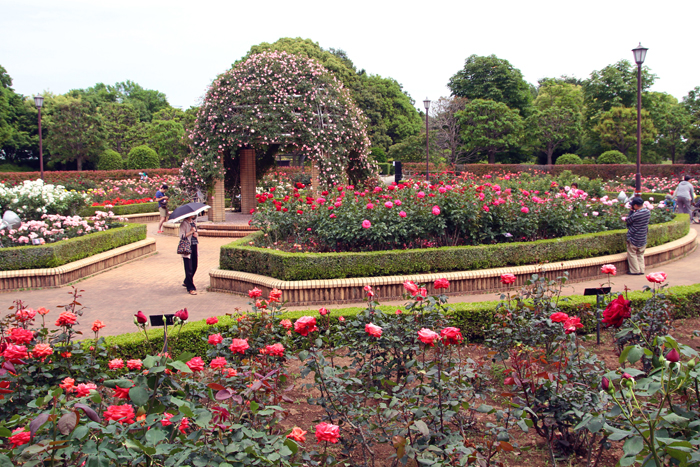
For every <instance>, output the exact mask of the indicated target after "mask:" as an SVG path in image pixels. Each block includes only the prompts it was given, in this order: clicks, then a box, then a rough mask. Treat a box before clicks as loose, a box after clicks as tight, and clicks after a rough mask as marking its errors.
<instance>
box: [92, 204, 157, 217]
mask: <svg viewBox="0 0 700 467" xmlns="http://www.w3.org/2000/svg"><path fill="white" fill-rule="evenodd" d="M97 211H112V212H113V213H114V215H115V216H126V215H128V214H143V213H146V212H148V213H150V212H158V203H156V202H155V201H154V202H152V203H138V204H126V205H124V206H112V207H111V208H106V207H104V206H89V207H87V208H85V209H83V210H81V211H80V216H81V217H92V216H94V215H95V213H96V212H97Z"/></svg>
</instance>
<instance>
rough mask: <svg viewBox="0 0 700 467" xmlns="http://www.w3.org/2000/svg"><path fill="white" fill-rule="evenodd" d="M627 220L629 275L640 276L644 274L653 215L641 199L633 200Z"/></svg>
mask: <svg viewBox="0 0 700 467" xmlns="http://www.w3.org/2000/svg"><path fill="white" fill-rule="evenodd" d="M630 207H631V208H632V210H631V211H630V213H629V215H628V216H627V219H625V222H627V264H628V265H629V271H628V272H627V274H631V275H633V276H639V275H642V274H644V250H646V248H647V231H648V230H649V219H650V218H651V213H650V212H649V210H648V209H647V208H645V207H644V201H643V200H642V198H640V197H635V198H632V201H630Z"/></svg>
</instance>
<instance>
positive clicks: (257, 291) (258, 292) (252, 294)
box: [248, 287, 262, 298]
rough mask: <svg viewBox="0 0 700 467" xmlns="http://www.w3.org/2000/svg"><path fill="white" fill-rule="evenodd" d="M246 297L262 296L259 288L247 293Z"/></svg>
mask: <svg viewBox="0 0 700 467" xmlns="http://www.w3.org/2000/svg"><path fill="white" fill-rule="evenodd" d="M248 296H249V297H250V298H258V297H261V296H262V290H260V289H259V288H257V287H255V288H254V289H253V290H249V291H248Z"/></svg>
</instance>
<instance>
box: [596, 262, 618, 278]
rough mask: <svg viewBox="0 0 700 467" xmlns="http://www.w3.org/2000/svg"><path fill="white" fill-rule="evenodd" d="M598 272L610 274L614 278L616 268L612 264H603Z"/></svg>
mask: <svg viewBox="0 0 700 467" xmlns="http://www.w3.org/2000/svg"><path fill="white" fill-rule="evenodd" d="M600 272H602V273H603V274H610V275H611V276H614V275H616V274H617V268H616V267H615V266H613V265H612V264H604V265H603V266H602V267H601V268H600Z"/></svg>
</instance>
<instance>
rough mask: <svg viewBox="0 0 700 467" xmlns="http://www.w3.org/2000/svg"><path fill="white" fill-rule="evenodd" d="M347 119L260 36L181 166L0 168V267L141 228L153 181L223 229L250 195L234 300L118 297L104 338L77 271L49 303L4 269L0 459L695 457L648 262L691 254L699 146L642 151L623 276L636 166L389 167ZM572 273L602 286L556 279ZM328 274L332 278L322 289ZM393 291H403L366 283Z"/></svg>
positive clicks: (699, 403) (305, 73)
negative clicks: (146, 306) (206, 307)
mask: <svg viewBox="0 0 700 467" xmlns="http://www.w3.org/2000/svg"><path fill="white" fill-rule="evenodd" d="M366 125H367V122H366V117H365V116H364V115H363V113H362V111H361V110H360V109H359V108H358V107H357V106H356V105H355V103H354V102H353V99H352V97H351V95H350V93H349V92H348V90H347V89H345V88H344V86H343V85H342V83H340V82H339V81H338V80H336V78H334V77H333V76H332V75H331V74H330V73H329V72H328V71H327V70H326V69H325V68H324V67H323V66H322V65H321V64H320V63H318V62H316V61H315V60H311V59H308V60H307V59H301V58H299V57H296V56H293V55H290V54H287V53H284V52H265V53H261V54H254V55H252V56H251V57H248V58H246V59H245V60H242V61H241V62H239V63H237V64H235V65H234V66H233V67H232V68H231V69H230V70H229V71H227V72H225V73H223V74H222V75H220V76H219V77H217V78H216V80H214V82H213V83H212V85H211V86H210V88H209V90H208V91H207V94H206V97H205V98H204V102H203V104H202V106H201V108H200V109H199V111H198V114H197V119H196V122H195V124H194V126H193V128H192V130H191V132H190V133H189V135H188V136H187V139H188V140H189V144H190V145H191V147H190V151H189V153H188V155H187V157H186V158H185V159H184V161H183V162H182V165H181V167H180V168H177V169H157V170H155V169H154V170H152V171H151V173H150V174H149V176H148V177H146V178H144V177H142V176H140V175H137V172H136V170H131V171H129V170H111V171H106V170H105V171H93V172H86V174H89V175H84V176H81V173H80V172H77V173H76V172H47V174H46V175H47V176H46V177H45V181H42V180H37V179H36V177H33V175H32V174H23V173H14V174H2V177H1V178H3V183H2V185H0V205H1V206H2V208H3V211H12V212H14V213H16V214H17V215H18V216H19V218H20V220H21V221H20V222H18V223H17V224H16V225H4V224H3V228H2V230H0V243H1V244H2V248H1V249H0V270H1V271H2V274H5V275H6V277H13V278H14V277H17V278H19V277H22V276H30V275H32V274H35V275H38V274H39V273H38V272H37V271H38V270H42V271H54V272H52V274H54V273H55V274H59V272H55V271H58V270H59V269H61V268H63V267H65V268H70V267H73V266H71V265H75V264H77V263H80V262H81V261H92V260H93V259H95V258H101V256H100V255H103V254H109V252H110V251H115V250H118V249H119V248H129V247H130V245H131V246H133V245H135V244H137V243H138V242H144V241H147V240H148V239H147V227H146V226H145V225H144V224H143V223H142V219H147V220H146V222H147V223H150V224H153V223H154V222H156V219H155V218H154V219H151V218H150V217H148V216H151V217H154V216H156V217H157V205H156V203H155V202H154V193H155V190H156V189H158V188H159V187H160V186H161V185H162V184H163V183H166V184H168V185H170V188H169V190H170V192H169V194H170V201H169V204H171V206H172V207H176V206H178V205H182V204H185V203H187V202H189V201H191V200H193V199H194V198H195V197H196V196H197V192H198V191H199V193H200V194H202V195H203V196H206V197H207V199H208V200H210V202H211V204H212V205H214V206H213V207H212V213H211V214H210V215H209V217H208V220H207V222H208V223H211V224H212V225H214V226H215V225H216V224H217V222H212V220H215V219H214V215H215V213H214V212H213V211H215V210H216V209H218V208H220V212H221V215H222V216H224V217H222V219H221V221H218V222H219V224H220V225H224V224H225V223H226V222H225V221H226V219H227V217H226V216H232V215H233V216H235V215H250V216H252V218H251V220H250V222H249V223H248V224H249V228H251V229H252V230H253V232H252V233H250V235H247V236H245V237H243V238H240V239H236V240H233V241H232V242H230V243H228V244H226V245H224V246H222V247H221V249H220V252H219V254H220V259H219V268H218V269H219V270H220V272H221V271H223V272H221V274H222V275H226V274H229V276H230V277H234V276H235V277H245V278H248V279H246V280H249V281H258V282H240V283H239V285H238V289H235V288H231V289H229V290H227V291H228V292H232V293H238V295H241V293H243V294H244V295H245V297H246V299H247V301H248V306H247V307H246V308H245V309H239V310H238V309H237V310H236V312H235V313H227V312H221V313H212V314H211V316H209V317H208V318H206V320H201V321H198V320H194V319H192V317H191V314H192V311H193V310H194V309H195V308H196V307H197V301H196V300H197V299H191V300H188V301H187V302H186V303H187V305H186V306H185V305H183V306H178V307H177V308H174V309H172V310H170V311H168V312H167V313H166V314H168V315H172V322H171V324H167V323H168V318H167V317H160V318H161V322H162V321H163V319H162V318H165V323H166V325H165V326H163V327H158V326H152V324H153V323H154V321H153V319H152V318H153V317H152V316H150V317H149V316H147V314H145V313H144V312H143V311H139V310H140V309H141V306H139V305H138V304H133V303H130V302H128V297H123V298H124V302H123V303H120V307H121V308H122V310H121V311H120V313H122V314H127V315H128V316H129V317H131V316H132V315H133V322H134V327H133V329H132V331H133V332H130V333H120V335H114V333H112V332H109V331H110V317H109V316H110V315H109V313H107V314H101V313H100V310H99V309H92V308H88V306H89V303H85V300H83V297H82V293H83V291H84V290H83V287H82V284H80V283H77V284H76V283H74V282H75V281H76V279H73V280H72V281H71V282H70V284H69V285H66V286H64V288H65V289H66V291H70V292H71V301H70V303H69V304H66V305H62V306H57V305H56V304H54V303H34V302H31V301H28V300H21V299H13V297H12V293H13V292H14V293H17V292H19V290H20V289H22V288H25V287H37V288H39V287H44V286H45V284H39V285H38V286H33V285H30V286H26V285H20V286H12V284H13V283H12V282H11V281H9V279H8V280H7V282H4V283H3V284H7V285H3V287H4V289H3V290H4V291H6V292H7V293H6V294H5V297H6V299H5V302H6V303H7V306H8V307H9V310H8V312H7V314H6V316H4V317H3V319H2V321H0V351H1V352H0V359H1V360H0V362H1V366H0V439H1V444H0V466H3V467H4V466H12V465H22V466H38V465H42V466H87V467H98V466H100V467H101V466H110V465H124V466H177V465H186V466H220V467H231V466H247V465H251V466H316V465H319V466H320V465H339V466H404V465H407V466H420V465H435V466H481V467H485V466H494V467H495V466H515V467H517V466H525V465H552V466H565V465H569V466H586V467H596V466H600V467H603V466H612V465H621V466H629V465H641V466H658V467H661V466H692V465H699V463H700V454H698V446H699V445H700V392H699V387H698V385H699V383H698V379H699V378H700V369H699V368H698V366H697V365H696V362H697V360H698V358H699V357H700V356H699V355H698V351H697V345H696V343H695V342H694V341H693V338H694V337H697V336H700V334H699V333H700V316H699V312H698V310H699V309H700V286H697V285H690V286H677V287H674V286H673V281H674V276H672V275H671V274H668V275H667V274H666V273H665V272H663V271H664V270H668V269H667V267H673V265H674V263H672V262H670V261H672V260H679V259H681V258H682V257H683V256H686V255H688V256H689V257H690V255H692V254H694V253H695V248H696V234H695V230H694V227H693V226H692V225H690V226H689V223H688V215H687V214H677V213H674V210H673V206H672V203H671V202H669V200H667V199H666V195H668V194H672V193H673V190H674V188H675V186H676V184H677V180H678V176H679V174H681V173H682V171H685V173H690V174H695V173H696V172H700V167H699V166H695V165H683V166H662V165H658V166H657V165H649V166H646V165H645V166H644V168H645V177H644V179H643V187H642V190H641V191H642V196H643V198H644V206H645V207H646V208H647V209H649V211H650V213H651V220H650V226H649V234H648V244H647V246H648V248H649V249H650V250H652V253H650V256H649V258H650V259H649V261H650V263H651V264H650V265H648V266H647V272H646V274H645V280H646V284H647V285H645V286H644V287H643V288H641V290H632V289H630V288H628V287H627V285H626V284H625V280H626V276H625V275H624V273H625V272H626V267H627V266H626V262H625V260H624V258H623V259H620V254H623V253H624V252H625V251H626V245H625V238H626V237H625V234H626V230H625V222H624V219H625V217H626V216H627V215H628V214H629V209H630V206H629V203H628V200H627V199H626V197H625V196H619V195H620V192H621V191H623V192H625V193H626V194H628V195H629V194H630V193H631V181H632V180H633V174H632V169H631V167H632V166H626V165H624V164H620V165H609V166H606V167H603V168H600V167H598V168H597V169H595V168H594V166H592V165H584V164H580V165H576V164H572V165H559V166H552V165H547V166H527V165H508V164H499V165H491V164H489V165H484V164H473V165H467V166H459V167H458V166H455V165H450V164H446V163H443V164H435V165H434V166H433V171H432V172H431V173H430V175H429V176H428V177H426V174H425V172H420V171H421V170H423V169H424V168H425V166H424V165H422V164H421V165H420V167H419V166H418V165H416V166H415V167H413V166H411V165H409V164H407V165H406V166H407V168H410V169H412V170H413V171H414V174H413V175H409V176H406V177H404V178H403V179H402V180H396V181H389V180H387V177H383V178H382V177H380V174H379V170H378V169H379V168H378V166H377V164H376V163H375V162H374V161H373V160H372V159H371V158H370V157H369V155H370V139H369V137H368V135H367V132H366ZM282 153H293V154H294V157H295V158H297V159H300V160H301V161H302V163H301V164H300V167H283V166H281V165H280V166H277V164H276V162H275V161H276V156H277V155H278V154H282ZM550 156H551V154H550ZM247 164H252V165H247ZM669 167H670V169H669ZM76 174H77V175H76ZM246 187H247V188H249V189H250V190H249V191H248V192H246V189H247V188H246ZM219 190H225V194H224V193H222V192H221V191H219ZM247 195H251V196H249V197H248V198H246V196H247ZM217 196H218V198H217ZM227 198H228V199H227ZM224 205H226V206H224ZM229 206H230V207H229ZM236 210H238V212H237V213H235V214H234V213H232V212H231V211H236ZM241 211H242V212H241ZM216 215H218V214H216ZM139 216H141V217H139ZM151 227H152V225H151ZM219 231H220V230H219ZM161 238H162V237H161ZM200 241H201V242H202V244H206V241H207V238H206V237H205V238H202V239H201V240H200ZM657 247H659V248H661V250H659V251H662V253H653V249H654V248H657ZM654 254H655V255H657V256H653V258H654V259H651V258H652V255H654ZM664 255H665V256H664ZM91 258H92V259H91ZM606 258H613V259H614V264H613V262H610V263H608V262H605V261H604V260H605V259H606ZM131 259H133V258H131V257H129V258H126V259H125V260H124V261H130V260H131ZM179 260H180V259H179V257H178V261H179ZM115 261H116V260H115ZM147 261H149V259H148V258H146V259H142V260H141V262H140V263H139V264H140V265H141V266H143V267H147ZM611 261H612V260H611ZM661 263H668V264H661ZM81 264H82V263H81ZM552 265H555V266H556V265H561V266H560V267H559V266H557V267H558V269H552V268H549V269H547V268H548V267H549V266H552ZM108 267H113V265H112V264H111V263H110V265H109V266H105V267H104V269H108ZM527 267H534V268H535V271H536V272H534V273H533V272H527V271H530V270H529V269H524V268H527ZM676 269H677V268H676ZM116 270H117V271H118V268H117V269H116ZM524 271H525V272H524ZM96 272H100V271H96ZM94 273H95V271H92V272H86V273H85V275H86V276H87V275H90V274H94ZM108 273H110V272H107V273H105V274H108ZM462 273H465V275H463V276H460V275H459V274H462ZM482 273H483V277H491V279H492V281H491V282H489V283H488V284H489V285H483V282H482V283H479V282H478V279H474V277H481V276H478V275H479V274H482ZM41 274H49V273H47V272H42V273H41ZM200 274H201V273H200ZM211 274H212V275H211V276H210V277H212V278H213V277H214V276H213V273H211ZM469 274H472V276H473V277H472V276H469ZM229 276H227V277H229ZM467 276H469V277H468V278H469V280H472V279H473V280H474V284H476V286H475V287H476V289H474V290H472V289H470V290H469V291H468V292H466V291H465V289H462V288H460V287H463V285H461V284H462V283H461V282H459V281H465V280H466V279H464V277H467ZM679 276H680V275H679ZM3 277H5V276H3ZM81 279H82V278H81ZM18 280H19V279H18ZM77 280H80V279H77ZM212 280H213V279H212ZM232 280H233V279H232ZM236 280H238V279H236ZM241 281H242V280H241ZM295 281H296V283H301V282H310V283H311V285H310V286H309V290H310V292H309V295H308V297H307V298H305V299H297V298H295V299H294V301H293V300H292V299H291V298H290V297H292V294H293V291H294V290H296V289H299V288H301V285H299V286H298V287H296V286H294V285H288V284H294V283H295ZM334 281H335V282H334ZM573 281H579V282H581V281H597V282H598V284H597V285H598V286H599V287H598V288H600V287H605V286H608V287H610V288H611V290H609V291H605V292H602V293H601V294H600V295H599V296H598V297H595V296H593V297H585V298H584V297H580V296H574V295H571V293H569V292H567V291H568V287H569V285H570V283H571V282H573ZM212 283H213V282H212ZM278 283H279V284H285V287H287V288H284V287H282V286H280V287H281V288H277V287H276V286H274V284H278ZM22 284H24V283H22ZM248 284H252V285H251V286H250V287H248V286H247V285H248ZM256 284H258V285H259V286H258V285H256ZM328 284H331V285H334V284H343V285H342V286H343V287H346V288H352V289H353V290H354V291H353V295H351V296H348V297H344V298H343V297H342V296H341V295H337V296H335V295H334V296H333V297H334V298H332V299H327V298H324V297H328V296H330V295H324V293H330V292H324V291H322V289H323V288H324V287H326V288H328V287H331V285H328ZM458 284H460V285H458ZM479 284H481V285H479ZM71 287H72V288H71ZM143 287H149V285H148V284H144V286H143ZM178 287H179V284H178ZM217 287H218V286H217ZM338 287H340V286H338ZM390 287H394V289H392V290H399V292H398V295H399V296H400V298H401V302H400V303H401V304H400V305H393V304H392V305H385V304H382V303H383V302H391V301H392V300H390V299H389V298H392V299H394V301H395V298H396V295H397V293H396V292H391V293H390V292H388V290H389V288H390ZM465 287H466V286H465ZM479 287H481V289H479ZM241 288H243V289H244V290H241ZM212 293H216V292H212ZM468 293H469V294H474V293H477V294H478V293H481V294H486V295H488V298H485V299H484V300H490V299H491V298H493V294H494V293H496V294H497V300H496V301H490V302H487V301H484V302H480V303H467V302H461V301H460V297H461V298H462V299H463V298H464V296H465V295H467V294H468ZM218 295H220V300H221V303H222V304H223V303H225V302H226V301H227V300H230V297H231V295H228V294H223V293H221V294H218ZM295 297H296V296H295ZM353 297H359V298H353ZM187 298H188V299H190V297H187ZM197 298H199V297H197ZM385 298H386V300H385ZM324 299H325V300H328V302H329V303H323V300H324ZM330 302H334V303H330ZM183 303H184V300H183ZM309 303H314V304H316V303H318V306H316V305H314V306H310V305H309ZM339 304H354V305H358V304H360V305H361V306H355V307H354V308H334V307H333V306H331V305H334V306H336V305H339ZM291 305H295V308H296V309H295V310H293V311H290V310H289V309H288V308H289V307H290V306H291ZM156 318H158V317H156ZM156 321H157V320H156ZM80 325H82V326H89V327H90V329H91V332H84V331H81V330H79V329H78V327H79V326H80ZM695 329H698V330H697V331H696V330H695ZM597 333H599V335H598V336H597ZM598 337H599V338H600V341H599V342H598Z"/></svg>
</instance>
